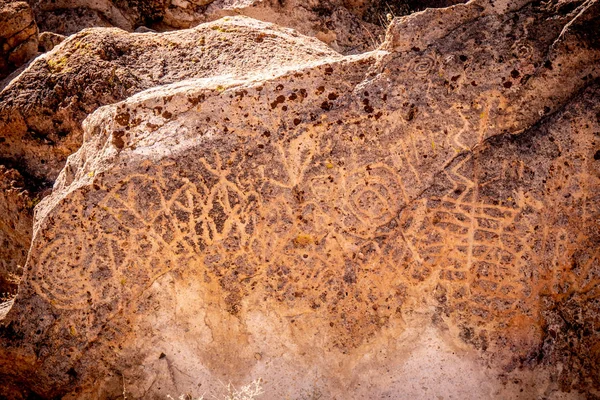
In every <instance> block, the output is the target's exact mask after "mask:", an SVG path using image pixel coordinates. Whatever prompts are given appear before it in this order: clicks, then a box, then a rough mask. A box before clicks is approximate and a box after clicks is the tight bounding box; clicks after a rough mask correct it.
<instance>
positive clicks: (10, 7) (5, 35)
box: [0, 1, 38, 79]
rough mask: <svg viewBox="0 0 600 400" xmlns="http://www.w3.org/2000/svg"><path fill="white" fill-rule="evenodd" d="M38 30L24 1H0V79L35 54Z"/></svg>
mask: <svg viewBox="0 0 600 400" xmlns="http://www.w3.org/2000/svg"><path fill="white" fill-rule="evenodd" d="M37 34H38V30H37V26H36V24H35V21H34V20H33V13H32V11H31V8H30V7H29V5H28V4H27V3H26V2H24V1H1V2H0V79H2V78H4V77H6V76H7V75H9V74H10V73H11V72H12V71H14V70H15V69H16V68H17V67H19V66H21V65H23V64H25V63H26V62H27V61H28V60H29V59H30V58H32V57H33V56H34V55H35V54H37V48H38V45H37V43H38V38H37Z"/></svg>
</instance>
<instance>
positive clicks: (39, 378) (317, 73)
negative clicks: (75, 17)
mask: <svg viewBox="0 0 600 400" xmlns="http://www.w3.org/2000/svg"><path fill="white" fill-rule="evenodd" d="M599 24H600V2H599V1H598V0H588V1H585V2H584V1H571V2H568V3H564V2H560V1H550V2H545V3H538V2H528V1H526V0H523V1H493V2H491V1H490V2H489V1H485V0H476V1H472V2H470V3H468V4H466V5H457V6H454V7H451V8H447V9H437V10H433V9H432V10H426V11H424V12H422V13H418V14H414V15H411V16H409V17H404V18H401V19H396V20H394V22H393V23H392V24H391V26H390V29H389V31H388V35H387V37H386V40H385V42H384V43H383V45H382V47H381V48H380V49H379V50H377V51H374V52H371V53H366V54H363V55H360V56H346V57H341V56H339V55H337V54H328V53H326V52H322V54H320V55H316V54H313V55H312V56H307V55H302V54H294V51H290V52H287V51H286V53H285V54H289V57H296V58H295V60H294V62H287V61H285V60H286V57H280V58H276V59H271V60H272V61H266V62H263V63H261V62H259V60H260V59H262V58H263V57H265V56H266V54H270V53H271V52H275V53H276V52H277V51H282V49H281V48H280V47H276V46H275V45H274V46H271V47H270V48H269V47H268V46H267V47H263V48H260V47H255V50H254V51H255V53H250V52H249V53H247V54H254V58H252V59H253V60H255V61H254V63H249V64H247V65H245V64H243V63H241V64H238V65H237V67H236V68H234V70H237V71H240V72H243V73H231V74H230V73H229V71H231V68H229V67H227V68H226V69H225V70H223V69H216V70H214V71H207V74H206V75H204V76H205V77H207V79H193V80H187V81H181V82H176V83H173V84H170V85H163V86H159V87H156V88H153V89H149V90H147V91H144V92H142V93H139V94H137V95H134V96H131V97H129V98H128V99H126V100H125V101H123V102H120V103H117V104H113V105H109V106H105V107H102V108H100V109H99V110H97V111H96V112H94V113H93V114H92V115H91V116H89V117H88V118H87V119H86V121H85V123H84V142H83V145H82V147H81V148H80V149H79V150H78V151H77V152H76V153H75V154H74V155H72V156H71V157H69V159H68V162H67V165H66V166H65V168H64V169H63V170H62V172H61V173H60V176H59V177H58V180H57V182H56V184H55V187H54V191H53V193H52V195H51V196H49V197H47V198H46V199H44V200H43V201H42V203H40V204H39V205H38V206H37V208H36V222H35V227H34V233H33V243H32V246H31V249H30V252H29V255H28V260H27V264H26V271H25V275H24V278H23V281H22V283H21V286H20V288H19V294H18V296H17V298H16V299H15V302H14V305H13V306H12V308H11V309H10V311H9V312H8V315H7V316H6V317H5V319H4V320H3V321H2V328H0V338H1V339H0V346H1V347H0V348H1V350H0V354H1V356H0V378H2V379H0V382H1V383H0V388H3V389H4V390H5V393H8V395H7V396H11V397H14V398H17V397H18V396H19V395H23V396H35V395H37V396H43V397H48V398H51V397H52V398H53V397H60V396H64V397H65V398H119V397H121V396H122V397H127V398H164V397H166V396H167V395H171V396H174V397H177V396H179V395H185V394H192V395H196V396H199V395H201V394H203V393H205V394H210V393H213V394H216V393H218V391H219V390H220V389H222V385H223V383H222V382H225V383H227V382H233V383H234V384H236V385H237V384H240V383H243V382H249V381H252V380H255V379H258V378H262V382H263V385H264V391H265V393H266V395H265V396H266V398H319V397H322V398H386V397H387V398H412V397H421V398H436V397H437V396H453V397H455V398H458V397H461V398H517V397H523V398H536V397H538V396H541V395H543V396H564V393H558V392H560V391H563V392H569V391H570V392H571V393H572V395H574V396H576V395H577V393H581V396H588V397H591V398H593V396H595V395H596V394H597V391H598V387H600V371H599V370H598V365H600V353H599V351H598V349H599V348H600V334H599V332H598V330H597V326H598V323H599V318H600V292H599V291H598V287H599V286H598V283H599V280H600V253H599V249H600V232H599V225H598V219H599V218H600V160H599V159H600V147H599V137H598V132H600V80H599V79H600V67H599V66H600V38H599V36H598V35H599V32H598V30H597V29H595V28H596V27H597V26H598V25H599ZM213 26H215V27H216V28H215V29H214V30H215V31H217V32H219V31H220V30H225V32H221V33H223V36H222V38H223V39H220V40H223V41H227V40H228V39H229V40H231V41H234V42H235V41H236V38H237V37H238V36H240V35H241V36H243V34H242V33H240V32H238V30H237V29H231V30H229V29H220V28H219V27H220V25H213ZM92 36H94V35H92ZM125 37H128V36H127V35H126V34H123V38H125ZM151 37H153V38H154V37H155V36H151ZM88 40H93V39H88ZM123 40H125V39H123ZM295 40H297V41H298V43H304V44H305V45H299V47H300V48H310V47H311V46H313V45H314V42H313V41H312V40H311V39H308V38H303V37H300V36H297V37H296V38H295ZM65 43H70V42H69V41H67V42H65ZM65 43H63V44H61V45H59V46H58V47H57V49H61V48H63V47H64V46H65ZM286 45H287V44H286ZM147 47H149V46H147ZM111 48H115V52H118V51H119V48H120V47H119V46H111ZM228 49H230V50H229V51H231V50H233V49H235V50H234V52H232V53H230V54H229V55H227V53H228V51H227V50H226V49H223V51H222V52H220V53H218V54H219V55H220V56H224V57H230V58H229V59H230V60H242V61H240V62H243V60H245V58H239V50H238V48H237V47H230V48H228ZM257 49H262V50H257ZM269 49H270V52H269V53H266V51H267V50H269ZM106 51H107V50H106ZM54 54H56V53H54ZM307 54H309V55H310V53H307ZM235 56H237V58H236V57H235ZM155 57H156V56H155ZM165 62H168V61H167V60H165ZM68 65H69V64H68V63H65V64H64V65H62V68H67V67H68ZM153 65H155V64H153ZM159 65H160V64H159ZM213 65H214V64H213ZM219 65H220V64H219ZM279 65H283V66H282V67H281V68H280V67H279ZM148 68H149V67H148ZM222 68H225V67H222ZM163 71H168V70H163ZM171 73H176V72H175V71H173V72H171ZM124 76H125V75H124ZM138 76H139V77H140V79H143V77H144V75H142V74H141V73H140V75H138ZM148 76H152V70H150V69H149V71H148ZM146 79H149V78H146ZM132 81H133V80H132ZM174 81H175V79H174ZM0 393H1V392H0Z"/></svg>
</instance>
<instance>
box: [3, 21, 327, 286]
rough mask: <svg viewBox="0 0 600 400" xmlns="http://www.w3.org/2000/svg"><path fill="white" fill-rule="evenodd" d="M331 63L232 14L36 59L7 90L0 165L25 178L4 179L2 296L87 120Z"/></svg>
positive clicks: (314, 46)
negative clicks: (188, 84) (151, 99)
mask: <svg viewBox="0 0 600 400" xmlns="http://www.w3.org/2000/svg"><path fill="white" fill-rule="evenodd" d="M324 56H331V57H334V58H335V57H338V56H339V55H338V54H337V53H335V52H334V51H333V50H331V49H330V48H329V47H327V46H326V45H324V44H323V43H321V42H319V41H318V40H316V39H310V40H307V39H306V38H303V37H302V38H300V37H299V36H298V34H297V33H295V32H293V31H290V30H286V29H282V28H279V27H276V26H273V25H271V24H265V23H262V22H259V21H255V20H251V19H249V18H243V17H232V18H226V19H223V20H220V21H217V22H214V23H211V24H205V25H202V26H199V27H197V28H195V29H192V30H186V31H180V32H173V33H166V34H128V33H126V32H124V31H122V30H120V29H115V28H112V29H92V30H86V31H83V32H81V33H79V34H77V35H74V36H72V37H70V38H69V39H68V40H66V41H65V42H64V43H63V44H61V45H60V46H58V47H57V48H56V49H55V50H54V51H52V52H50V53H48V54H45V55H43V56H41V57H39V58H38V59H36V60H35V61H33V63H32V64H31V65H30V66H29V67H28V68H27V69H26V70H25V71H24V72H23V73H21V74H20V75H19V76H18V77H17V78H15V79H14V80H13V81H12V82H11V83H10V84H9V85H8V86H7V87H6V88H5V89H4V90H3V91H2V92H1V93H0V136H1V139H0V164H5V165H8V166H10V167H11V169H10V170H11V171H12V172H11V174H17V175H19V176H20V178H19V179H15V178H14V176H13V175H10V176H9V175H5V174H3V173H0V211H2V212H0V243H2V244H3V246H2V249H1V251H0V293H3V292H13V291H14V289H15V287H16V286H15V284H14V283H10V284H9V280H10V281H11V282H12V281H13V277H14V276H15V274H16V275H19V272H20V271H21V269H20V268H19V266H23V265H24V263H25V258H26V255H27V249H28V248H29V245H30V240H31V231H32V228H33V219H32V218H33V212H32V210H33V206H34V205H35V204H36V203H37V202H38V201H39V200H40V199H41V198H43V197H44V196H45V195H47V194H48V193H49V189H50V188H51V186H52V184H53V182H54V179H55V178H56V176H57V175H58V173H59V171H60V170H61V169H62V168H63V166H64V165H65V161H66V159H67V157H68V156H69V155H70V154H72V153H74V152H75V151H76V150H77V149H78V148H79V146H80V145H81V143H82V132H83V131H82V127H81V122H82V121H83V119H84V118H85V117H86V116H87V115H88V114H90V113H92V112H93V111H94V110H95V109H96V108H98V107H100V106H102V105H105V104H111V103H115V102H118V101H119V100H122V99H124V98H126V97H128V96H131V95H132V94H134V93H137V92H140V91H142V90H144V89H148V88H151V87H154V86H160V85H162V84H166V83H173V82H178V81H181V80H185V79H188V78H205V77H210V76H213V75H215V74H217V75H218V74H223V75H227V76H230V77H246V78H248V77H249V76H250V75H252V74H264V75H265V76H268V75H269V74H272V73H274V72H276V71H280V70H281V69H285V68H291V67H293V66H294V65H296V64H298V63H300V62H308V61H310V60H317V59H321V58H322V57H324ZM21 175H22V176H21ZM15 185H16V186H15Z"/></svg>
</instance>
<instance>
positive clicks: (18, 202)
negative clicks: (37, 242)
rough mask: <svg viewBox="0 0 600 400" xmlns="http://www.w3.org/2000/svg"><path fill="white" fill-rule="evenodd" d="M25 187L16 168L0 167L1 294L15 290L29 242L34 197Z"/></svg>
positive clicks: (8, 293) (7, 293)
mask: <svg viewBox="0 0 600 400" xmlns="http://www.w3.org/2000/svg"><path fill="white" fill-rule="evenodd" d="M24 187H25V183H24V180H23V177H22V176H21V175H20V174H19V172H18V171H17V170H15V169H8V168H6V167H5V166H3V165H2V166H0V189H1V190H0V213H1V215H2V221H1V227H0V243H2V247H1V248H0V296H2V294H4V297H8V296H9V295H12V294H16V292H17V284H18V281H19V277H20V276H21V274H22V268H23V266H24V265H25V260H26V259H27V251H28V250H29V244H30V242H31V231H32V227H33V208H34V206H35V205H36V203H37V200H36V199H35V198H32V196H31V195H30V193H29V192H28V191H27V190H25V188H24Z"/></svg>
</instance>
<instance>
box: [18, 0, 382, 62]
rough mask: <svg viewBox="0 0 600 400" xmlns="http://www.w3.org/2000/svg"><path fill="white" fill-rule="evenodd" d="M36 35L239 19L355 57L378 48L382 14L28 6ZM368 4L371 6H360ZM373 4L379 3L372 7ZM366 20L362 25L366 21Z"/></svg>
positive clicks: (172, 2) (113, 0) (227, 2)
mask: <svg viewBox="0 0 600 400" xmlns="http://www.w3.org/2000/svg"><path fill="white" fill-rule="evenodd" d="M29 2H30V3H31V4H32V6H33V8H34V9H35V10H36V14H37V19H38V21H39V24H40V28H41V29H42V31H52V32H56V33H60V34H65V35H69V34H72V33H76V32H78V31H80V30H82V29H84V28H90V27H94V26H114V27H118V28H121V29H124V30H127V31H133V30H134V29H136V28H137V27H140V26H147V27H150V28H153V29H156V30H159V31H165V30H172V29H185V28H190V27H193V26H196V25H198V24H200V23H205V22H209V21H213V20H216V19H220V18H222V17H224V16H237V15H245V16H249V17H252V18H256V19H259V20H262V21H265V22H272V23H277V24H278V25H281V26H286V27H290V28H293V29H296V30H298V31H299V32H300V33H303V34H305V35H308V36H313V37H317V38H319V39H320V40H322V41H324V42H325V43H327V44H329V45H330V46H331V47H332V48H334V49H335V50H336V51H340V52H342V53H353V54H354V53H361V52H365V51H368V50H373V49H374V48H375V47H377V46H378V45H379V44H380V41H381V38H382V36H383V33H384V29H383V28H382V27H381V26H380V25H381V23H382V22H383V23H387V22H386V19H385V16H386V14H387V13H388V10H387V9H385V7H383V6H382V7H379V8H381V10H380V9H379V8H378V9H375V8H373V7H371V9H370V10H369V12H365V9H366V7H367V5H366V4H358V3H353V2H345V1H342V0H333V1H323V0H286V1H280V0H150V1H148V0H143V1H141V0H101V1H97V0H95V1H90V0H52V1H49V0H30V1H29ZM366 3H369V4H370V3H371V2H366ZM375 3H379V2H375ZM367 20H368V21H367Z"/></svg>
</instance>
